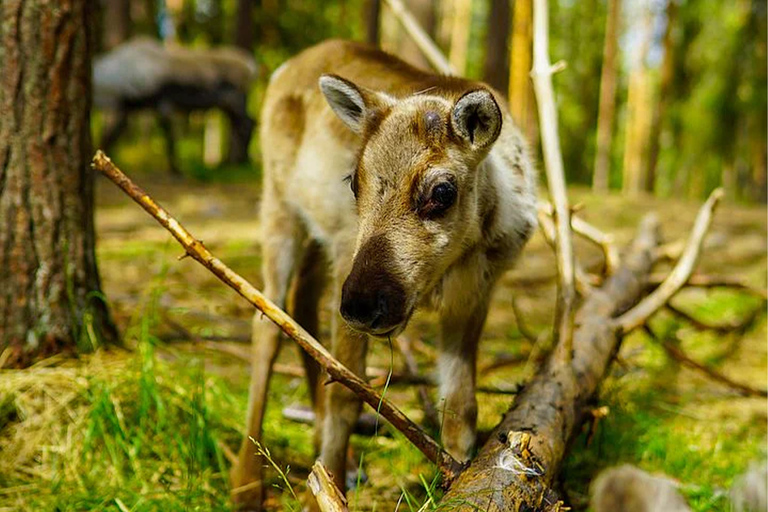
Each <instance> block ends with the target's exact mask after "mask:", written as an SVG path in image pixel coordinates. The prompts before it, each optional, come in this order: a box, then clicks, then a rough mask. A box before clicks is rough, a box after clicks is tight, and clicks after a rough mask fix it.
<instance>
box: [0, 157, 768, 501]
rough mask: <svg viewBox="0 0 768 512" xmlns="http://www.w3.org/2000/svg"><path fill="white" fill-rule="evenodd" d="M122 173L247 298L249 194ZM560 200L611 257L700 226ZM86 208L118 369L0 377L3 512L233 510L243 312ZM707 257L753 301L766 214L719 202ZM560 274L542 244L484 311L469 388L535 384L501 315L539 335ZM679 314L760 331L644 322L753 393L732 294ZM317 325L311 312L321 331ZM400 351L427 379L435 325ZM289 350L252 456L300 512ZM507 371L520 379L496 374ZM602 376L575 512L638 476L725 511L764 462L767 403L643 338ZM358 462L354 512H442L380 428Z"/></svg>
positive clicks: (496, 396) (124, 227)
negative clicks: (643, 235) (597, 232)
mask: <svg viewBox="0 0 768 512" xmlns="http://www.w3.org/2000/svg"><path fill="white" fill-rule="evenodd" d="M123 166H124V170H125V171H126V172H128V173H129V174H133V175H134V177H135V178H136V179H137V181H138V183H139V184H140V185H142V186H143V187H144V188H145V189H146V190H147V191H148V192H149V193H150V194H151V195H153V197H154V198H155V199H156V200H158V201H159V202H160V203H161V204H163V205H165V206H166V207H167V208H168V209H169V210H170V211H171V212H172V213H173V214H174V215H175V216H176V217H177V218H178V219H179V220H180V221H181V222H182V223H183V224H184V225H185V226H186V227H187V228H188V229H189V230H190V231H191V232H192V233H193V234H194V235H195V236H196V237H198V238H199V239H201V240H203V241H204V243H205V245H206V246H207V247H208V248H209V249H210V250H211V251H212V252H213V253H214V254H215V255H217V256H218V257H219V258H221V259H222V260H223V261H224V262H225V263H227V264H228V265H230V266H231V267H232V268H233V269H234V270H235V271H237V272H239V273H241V274H242V275H243V276H245V277H246V278H248V279H250V280H252V282H254V284H256V285H260V282H261V278H260V272H259V268H260V250H259V218H258V203H259V196H260V189H259V185H258V182H259V179H258V177H257V176H253V177H252V178H251V177H249V176H247V173H244V172H241V173H239V175H238V178H237V179H234V178H233V180H234V182H232V183H225V182H222V181H231V180H219V182H216V183H210V182H209V183H203V182H200V181H193V180H187V181H181V182H172V181H170V180H168V179H166V178H164V177H163V176H162V174H161V173H156V174H154V175H153V174H149V173H138V174H137V173H136V168H133V166H132V165H131V163H124V164H123ZM570 193H571V197H572V200H573V202H574V203H582V204H583V205H584V208H583V210H582V211H581V212H580V215H582V216H583V217H584V218H585V219H587V220H589V221H590V222H592V223H594V224H595V225H597V226H599V227H600V228H601V229H603V230H604V231H606V232H609V233H613V234H615V236H616V239H617V241H618V243H619V244H622V245H623V244H624V243H626V242H628V241H629V240H630V239H631V237H632V235H633V233H634V230H635V228H636V226H637V224H638V221H639V219H640V218H641V217H642V215H643V214H645V213H646V212H648V211H656V212H658V213H659V214H660V217H661V221H662V226H663V235H664V237H665V239H666V240H669V241H674V240H679V239H683V238H684V237H685V236H686V235H687V233H688V230H689V229H690V227H691V225H692V221H693V218H694V216H695V214H696V211H697V209H698V206H699V203H698V202H694V201H679V200H658V199H652V198H641V199H633V200H630V199H627V198H625V197H620V196H618V195H609V196H595V195H593V194H591V193H590V192H588V191H586V190H582V189H576V188H574V189H572V190H571V191H570ZM97 203H98V208H97V215H96V226H97V234H98V260H99V263H100V268H101V276H102V281H103V286H104V291H105V293H106V296H107V297H108V299H109V301H110V304H111V306H112V309H113V311H114V314H115V318H116V319H117V322H118V324H119V326H120V329H121V332H122V333H124V337H125V344H126V347H127V348H128V350H111V351H107V352H104V351H100V352H97V353H96V354H94V355H90V356H84V357H82V358H80V359H79V360H76V361H73V360H62V359H58V358H54V359H51V360H47V361H44V362H42V363H41V364H39V365H37V366H35V367H33V368H31V369H28V370H21V371H11V370H4V371H2V373H0V376H1V378H0V397H2V400H0V411H4V412H3V414H0V453H1V454H2V455H1V456H0V510H120V511H123V512H125V511H128V510H131V511H133V510H228V507H229V505H228V482H227V470H228V466H229V463H228V461H227V456H228V452H229V451H236V450H237V447H238V444H239V441H240V436H241V433H240V432H241V429H242V425H243V423H244V421H243V419H244V415H245V411H246V395H247V382H248V364H247V361H246V360H245V359H244V357H243V356H244V355H246V354H247V352H248V346H247V345H246V344H244V343H243V341H244V340H247V338H248V335H249V322H250V317H251V315H252V313H253V310H252V308H251V307H249V305H248V304H247V303H246V302H245V301H244V300H242V299H241V298H240V297H239V296H237V295H236V294H235V293H234V292H233V291H231V290H229V289H228V288H226V287H225V286H223V285H222V284H220V283H219V282H218V281H217V280H216V278H215V277H213V276H212V275H211V274H210V273H209V272H208V271H207V270H205V269H203V268H202V267H201V266H199V265H198V264H197V263H196V262H194V261H192V260H191V259H190V258H187V259H183V260H181V261H179V256H180V255H181V254H182V251H181V249H180V248H179V246H178V245H177V244H176V243H175V241H173V240H172V239H171V238H170V236H169V234H168V233H167V232H166V231H165V230H164V229H162V228H161V227H159V226H158V225H157V224H156V223H155V222H154V221H153V220H152V219H151V218H150V217H148V216H147V215H146V214H145V213H144V212H143V211H142V210H140V209H139V208H138V207H137V206H136V205H134V204H132V203H131V202H130V200H129V199H128V198H127V197H126V196H124V195H123V194H122V193H121V192H120V191H118V190H117V189H116V187H114V186H113V185H112V184H110V183H107V182H106V181H105V180H103V179H99V183H98V186H97ZM709 241H710V242H709V243H708V248H707V250H706V251H705V253H704V256H703V259H702V261H701V263H700V265H699V269H700V270H701V271H703V272H711V273H715V274H718V275H729V276H730V275H737V276H741V277H742V278H744V279H748V280H749V281H750V282H751V283H752V284H753V285H754V286H755V287H758V288H761V289H764V287H765V283H766V271H767V269H766V210H765V207H764V206H743V205H734V204H729V203H727V202H726V203H725V204H724V205H723V206H722V207H721V209H720V210H719V211H718V213H717V215H716V219H715V222H714V225H713V228H712V232H711V235H710V237H709ZM577 253H578V256H579V258H580V259H581V261H582V262H584V264H585V266H587V267H588V268H592V269H599V267H600V265H601V253H600V251H599V250H598V249H596V248H594V247H592V246H590V245H589V244H587V243H584V242H582V241H579V242H578V243H577ZM554 269H555V262H554V258H553V256H552V251H551V250H550V248H549V247H548V246H547V245H546V244H545V243H544V241H543V239H542V238H541V236H540V235H539V234H537V235H536V236H535V238H534V239H533V240H532V241H531V243H530V244H529V246H528V248H527V249H526V251H525V253H524V255H523V257H522V258H521V260H520V262H519V264H518V265H517V267H516V269H515V270H513V271H511V272H509V273H508V275H507V276H506V277H505V278H504V280H503V282H502V284H501V286H500V287H499V289H498V291H497V293H496V295H495V299H494V301H493V307H492V309H491V312H490V316H489V318H488V322H487V326H486V329H485V332H484V335H483V342H482V346H481V351H480V358H479V368H480V370H479V384H480V385H481V386H486V387H492V388H493V387H495V388H501V389H512V388H514V386H515V385H516V384H518V383H521V382H524V381H525V379H526V378H528V377H530V376H531V375H532V373H533V372H534V371H535V366H536V363H535V361H536V360H537V359H540V357H541V354H542V352H543V351H545V350H546V346H547V342H546V341H544V342H543V343H536V344H534V343H532V342H531V341H529V339H527V338H526V337H525V336H524V335H523V333H522V332H521V327H520V323H519V320H520V319H516V318H515V314H514V309H517V310H518V312H519V313H520V316H521V317H522V320H523V322H524V325H525V326H527V330H530V331H533V332H534V333H542V332H546V331H547V330H548V329H549V326H550V325H551V315H552V310H553V304H554V294H555V288H554V281H553V278H554V273H555V270H554ZM659 270H663V269H662V268H660V269H659ZM513 301H515V307H514V308H513ZM673 303H674V304H675V305H676V306H677V307H678V308H680V309H683V310H685V311H687V312H689V313H690V314H692V315H694V316H696V317H698V318H701V319H703V320H706V321H708V322H712V323H720V324H724V325H728V324H731V323H734V322H737V321H739V320H740V319H743V318H746V317H748V316H749V315H752V314H753V313H754V312H756V311H757V314H756V316H755V318H754V321H753V322H751V323H750V324H749V326H748V327H747V328H746V329H745V332H743V333H733V332H714V331H706V330H700V329H698V328H696V327H695V326H693V325H690V324H689V323H687V322H686V321H685V320H682V319H681V318H679V317H675V316H672V315H671V314H670V313H668V312H664V313H660V314H659V315H657V317H656V318H654V320H653V321H652V327H653V329H654V331H655V332H656V333H657V334H658V335H659V336H661V337H671V336H676V338H677V339H678V340H679V342H680V346H681V347H682V348H684V349H685V350H686V351H687V353H688V354H689V355H691V356H693V357H695V358H696V359H697V360H699V361H702V362H704V363H706V364H708V365H711V366H712V367H713V368H716V369H717V370H718V371H720V372H722V373H724V374H726V375H728V376H730V377H732V378H733V379H735V380H737V381H740V382H743V383H746V384H750V385H752V386H755V387H761V388H764V387H765V385H766V370H767V369H768V358H767V354H766V317H765V312H764V304H763V303H762V302H761V300H760V299H756V298H754V297H751V296H749V295H747V294H744V293H740V292H735V291H732V290H723V289H718V290H703V289H687V290H685V291H683V292H682V293H680V294H679V295H678V296H677V297H675V299H674V300H673ZM330 314H331V312H330V311H328V310H327V308H326V309H325V310H324V312H323V316H324V318H326V319H327V318H328V317H329V315H330ZM179 325H180V326H183V327H182V328H179V327H178V326H179ZM522 330H526V329H522ZM324 333H325V335H324V339H326V340H327V329H325V330H324ZM406 334H407V336H408V337H409V338H410V339H412V340H421V341H422V342H423V347H422V346H421V345H419V347H421V348H420V350H417V351H416V356H417V359H418V361H419V364H420V366H421V368H422V369H423V371H424V372H431V371H432V369H433V366H434V365H433V353H432V349H431V348H430V347H434V344H435V337H436V335H437V333H436V328H435V323H434V318H433V315H432V314H430V313H424V314H420V315H418V316H417V317H415V318H414V319H413V320H412V321H411V324H410V327H409V329H408V330H407V332H406ZM206 337H220V338H222V339H230V340H235V341H206V340H205V339H204V338H206ZM189 338H192V340H190V339H189ZM544 338H545V336H544V337H542V339H544ZM238 340H239V341H238ZM284 345H285V346H284V348H283V350H282V353H281V356H280V359H279V363H280V364H281V366H282V369H283V370H286V369H287V370H288V371H287V373H286V372H283V373H278V374H276V375H275V377H274V380H273V385H272V388H271V393H270V402H269V408H268V413H267V420H266V426H265V434H264V446H265V447H266V448H267V449H268V450H269V451H270V453H271V455H272V458H273V460H274V463H275V465H276V467H278V468H280V469H281V471H283V473H284V475H283V476H281V475H280V474H279V472H278V471H276V470H275V469H274V468H268V469H267V470H266V474H267V477H268V478H269V480H270V482H272V483H273V484H274V487H273V488H271V490H270V491H269V498H268V504H269V505H271V508H274V509H284V510H300V509H301V505H300V500H301V499H302V496H303V494H304V492H305V485H304V481H305V478H306V475H307V473H308V469H309V468H310V466H311V464H312V462H313V458H314V454H313V448H312V427H311V426H309V425H303V424H299V423H295V422H293V421H289V420H287V419H285V418H284V417H283V416H282V409H283V408H284V407H286V406H291V405H297V404H298V405H308V404H309V401H308V394H307V389H306V386H305V385H304V382H303V379H302V378H300V377H297V376H295V375H291V373H292V372H291V371H290V370H291V369H293V368H296V367H299V366H300V360H299V356H298V352H297V349H296V347H295V346H294V345H293V344H292V343H290V344H289V343H285V344H284ZM510 356H511V357H510ZM504 358H507V359H511V360H517V361H518V363H516V364H507V365H504V366H501V367H498V368H496V369H489V366H490V365H493V364H494V363H496V362H498V361H499V360H501V359H504ZM403 364H404V363H403V358H402V356H401V354H400V353H399V351H398V350H397V349H394V350H393V349H392V347H391V346H390V345H389V344H388V343H386V342H374V343H372V344H371V357H370V360H369V367H375V368H378V369H383V370H384V371H388V370H390V369H393V370H394V371H395V372H397V371H400V370H401V369H402V368H403ZM612 368H613V369H612V372H611V375H610V376H609V377H608V379H607V380H606V381H605V383H604V385H603V387H602V391H601V393H600V397H599V403H598V404H597V405H600V406H602V405H606V406H608V408H609V412H608V415H607V417H605V418H604V419H602V420H601V421H600V422H599V423H598V424H597V425H596V430H595V432H594V436H593V437H592V439H591V440H590V442H587V435H586V432H585V433H583V434H582V436H581V437H580V438H578V439H577V440H576V442H575V444H574V446H573V449H572V452H571V454H570V456H569V457H568V459H567V461H566V463H565V466H564V468H563V472H562V473H563V482H562V484H563V489H564V491H565V492H566V495H567V497H568V500H569V501H570V503H571V504H572V505H573V506H574V509H575V510H587V500H588V486H589V482H590V480H591V479H592V478H593V477H594V475H595V474H596V473H597V472H599V471H600V470H601V469H603V468H605V467H608V466H612V465H616V464H620V463H631V464H636V465H638V466H640V467H641V468H643V469H645V470H647V471H650V472H652V473H663V474H666V475H669V476H671V477H672V478H674V479H676V480H677V481H679V482H680V484H681V486H682V491H683V493H684V494H685V496H686V498H687V499H688V501H689V503H690V504H691V505H692V507H693V508H694V510H697V511H702V512H703V511H725V510H728V500H727V489H728V488H729V486H730V485H731V482H732V480H733V479H734V477H736V476H737V475H738V474H740V473H741V472H742V471H744V469H745V468H746V467H747V465H748V464H749V463H750V461H753V460H755V459H760V458H764V457H765V455H766V454H765V451H764V447H765V444H766V421H767V420H768V411H767V410H766V401H765V400H764V399H761V398H744V397H741V396H739V395H738V394H737V393H736V392H734V390H732V389H730V388H728V387H725V386H723V385H722V384H719V383H716V382H713V381H712V380H710V379H708V378H705V377H703V376H702V375H701V374H699V373H696V372H693V371H691V370H688V369H686V368H683V367H681V366H680V364H678V363H677V362H675V361H673V360H670V358H669V357H668V356H667V355H666V353H665V352H664V351H663V350H662V349H660V348H659V346H658V345H656V344H654V343H653V342H652V341H651V340H650V338H648V336H647V335H645V334H643V333H640V332H638V333H633V334H631V335H630V336H629V337H628V338H627V339H626V340H625V341H624V344H623V346H622V349H621V352H620V354H619V362H618V364H614V365H613V367H612ZM378 384H379V388H380V389H383V387H384V384H383V382H379V383H378ZM386 394H387V396H388V397H389V398H390V399H392V400H393V401H394V402H395V403H396V404H397V405H398V406H400V407H402V408H403V409H404V411H405V412H406V413H407V414H409V415H410V416H411V417H412V418H414V419H416V420H421V419H422V416H423V414H422V410H421V407H420V404H419V401H418V397H417V393H416V389H415V388H414V387H408V386H404V385H392V386H390V387H389V388H388V389H386ZM511 400H512V396H510V395H508V394H500V393H481V394H480V395H479V408H480V412H479V428H480V429H481V430H482V431H486V432H487V431H488V430H490V429H491V428H492V427H493V426H494V425H495V424H496V423H497V422H498V421H499V419H500V417H501V415H502V413H503V412H504V411H505V410H506V409H507V408H508V406H509V404H510V402H511ZM8 411H10V412H8ZM369 412H370V411H369ZM353 445H354V449H355V453H356V457H358V458H359V459H360V460H361V461H362V465H363V467H364V469H365V472H366V473H367V475H368V481H367V482H366V483H361V485H359V486H358V487H357V488H356V489H354V490H352V491H350V493H349V499H350V509H351V510H360V511H362V510H381V511H389V510H395V509H399V510H414V511H415V510H417V509H419V507H420V506H421V505H422V504H423V503H424V502H425V501H426V500H427V499H428V497H429V496H431V495H435V494H436V495H437V496H439V493H440V490H439V485H438V484H437V479H436V471H435V469H434V467H433V466H431V465H430V464H429V463H428V462H426V461H425V459H424V458H423V457H422V455H421V454H420V453H419V452H418V451H417V450H416V449H414V448H412V447H411V446H410V445H409V444H408V443H407V442H406V441H405V440H404V439H403V438H402V437H401V436H400V435H398V434H397V433H393V432H392V429H390V428H387V426H386V425H385V426H383V427H382V428H381V431H380V432H379V435H378V436H376V437H362V436H354V437H353ZM255 449H256V448H255V447H254V451H255Z"/></svg>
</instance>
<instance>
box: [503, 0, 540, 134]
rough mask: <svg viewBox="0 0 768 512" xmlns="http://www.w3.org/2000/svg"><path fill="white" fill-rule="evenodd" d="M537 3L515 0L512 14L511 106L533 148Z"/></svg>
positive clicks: (514, 117) (527, 0) (536, 130)
mask: <svg viewBox="0 0 768 512" xmlns="http://www.w3.org/2000/svg"><path fill="white" fill-rule="evenodd" d="M532 28H533V4H532V1H531V0H515V7H514V15H513V17H512V49H511V51H510V60H511V62H510V66H509V108H510V111H511V113H512V118H513V119H514V120H515V121H516V122H517V124H518V126H519V127H520V129H521V130H522V131H523V133H524V134H525V135H526V138H527V139H528V143H529V144H530V145H531V147H535V146H536V141H538V129H537V127H536V113H535V107H534V103H533V86H532V84H531V67H532V65H533V60H532V59H533V30H532Z"/></svg>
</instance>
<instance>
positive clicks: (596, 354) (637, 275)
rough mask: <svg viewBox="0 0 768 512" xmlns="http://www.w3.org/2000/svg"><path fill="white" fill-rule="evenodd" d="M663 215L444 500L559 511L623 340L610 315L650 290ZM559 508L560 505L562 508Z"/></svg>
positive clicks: (463, 506)
mask: <svg viewBox="0 0 768 512" xmlns="http://www.w3.org/2000/svg"><path fill="white" fill-rule="evenodd" d="M657 228H658V221H657V220H656V219H655V218H653V217H649V218H646V219H645V220H644V221H643V223H642V224H641V226H640V228H639V231H638V235H637V237H636V238H635V241H634V242H633V244H632V247H631V248H630V250H629V251H628V252H627V255H626V257H625V258H624V259H623V261H622V264H621V266H620V267H619V268H618V269H617V270H616V272H615V273H614V274H613V275H612V276H610V277H609V278H608V279H607V280H606V282H605V284H604V285H603V287H601V288H599V289H595V290H594V292H593V293H592V295H590V296H589V297H588V298H587V299H586V300H585V301H584V303H583V304H582V306H581V308H579V312H578V314H577V317H576V325H577V326H578V327H577V328H576V330H575V332H574V337H573V358H572V360H570V361H569V360H567V359H564V358H562V357H560V356H558V354H557V353H554V354H552V355H551V356H550V358H549V359H548V360H547V362H546V363H545V364H544V365H543V366H542V368H541V369H540V370H539V371H538V372H537V374H536V375H535V376H534V377H533V378H532V379H531V381H530V382H529V383H528V384H526V385H525V387H524V388H523V389H522V390H521V391H520V393H519V395H518V397H517V399H516V400H515V403H514V404H513V405H512V407H511V409H510V410H509V411H508V412H507V414H506V415H505V417H504V419H503V420H502V422H501V423H500V424H499V426H498V427H496V429H495V430H494V433H493V434H492V436H491V438H490V439H489V441H488V442H487V443H486V444H485V446H483V448H482V450H481V451H480V453H479V454H478V456H477V457H476V458H475V459H474V460H473V461H472V464H471V465H470V466H469V468H467V469H466V470H465V471H464V472H463V473H462V474H461V475H460V476H459V478H457V479H456V481H455V482H454V483H453V484H452V485H451V487H450V489H449V490H448V493H447V494H446V495H445V497H444V499H443V503H450V504H456V509H457V510H462V511H463V510H467V511H469V510H477V508H480V509H481V510H485V511H490V512H498V511H513V510H539V511H553V510H557V507H558V506H561V505H558V503H559V502H558V498H557V496H556V495H555V493H554V492H553V491H552V489H551V486H552V484H553V482H554V480H555V478H556V476H557V472H558V468H559V466H560V464H561V462H562V460H563V457H564V456H565V451H566V447H567V446H568V444H569V442H570V440H571V438H572V437H573V436H575V435H577V434H578V432H579V426H580V425H581V423H582V420H583V419H584V418H585V415H586V414H588V413H589V410H590V408H589V407H588V401H589V400H590V399H591V397H592V396H594V394H595V392H596V390H597V387H598V385H599V383H600V382H601V381H602V379H603V377H604V375H605V373H606V371H607V369H608V366H609V364H610V362H611V361H612V359H613V355H614V354H615V353H616V351H617V350H618V347H619V344H620V337H619V335H618V334H619V333H618V332H617V330H616V329H615V326H613V325H612V324H611V322H610V321H609V320H610V318H612V317H613V316H615V315H616V314H617V313H620V312H622V311H624V310H626V309H628V308H629V306H630V305H631V304H633V303H634V302H635V301H637V300H638V298H639V297H640V296H641V295H642V293H643V291H644V290H645V278H646V277H647V275H648V273H649V272H650V269H651V266H652V265H653V261H654V260H653V255H652V253H653V249H654V248H655V247H656V246H657V244H658V240H659V237H658V233H657ZM561 509H562V508H561Z"/></svg>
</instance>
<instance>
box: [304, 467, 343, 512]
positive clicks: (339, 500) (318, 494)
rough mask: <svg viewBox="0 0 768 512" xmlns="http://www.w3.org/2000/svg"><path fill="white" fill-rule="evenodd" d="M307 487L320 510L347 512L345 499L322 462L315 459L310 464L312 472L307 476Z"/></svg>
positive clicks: (322, 511) (321, 511) (323, 511)
mask: <svg viewBox="0 0 768 512" xmlns="http://www.w3.org/2000/svg"><path fill="white" fill-rule="evenodd" d="M307 487H309V490H310V491H311V492H312V495H313V496H314V497H315V499H316V500H317V507H318V508H319V509H320V512H347V510H349V509H348V508H347V500H346V498H345V497H344V495H343V494H342V493H341V491H340V490H339V488H338V487H336V484H334V483H333V479H332V478H331V476H330V475H329V474H328V470H327V469H326V467H325V466H324V465H323V463H322V462H320V461H317V462H315V464H314V465H313V466H312V472H311V473H310V474H309V477H308V478H307Z"/></svg>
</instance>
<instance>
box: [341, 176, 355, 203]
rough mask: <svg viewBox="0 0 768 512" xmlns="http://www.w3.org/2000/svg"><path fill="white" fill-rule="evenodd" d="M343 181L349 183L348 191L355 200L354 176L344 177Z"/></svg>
mask: <svg viewBox="0 0 768 512" xmlns="http://www.w3.org/2000/svg"><path fill="white" fill-rule="evenodd" d="M344 181H346V182H347V183H349V189H350V190H351V191H352V193H353V194H354V195H355V199H357V180H356V179H355V175H354V174H350V175H349V176H346V177H345V178H344Z"/></svg>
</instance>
